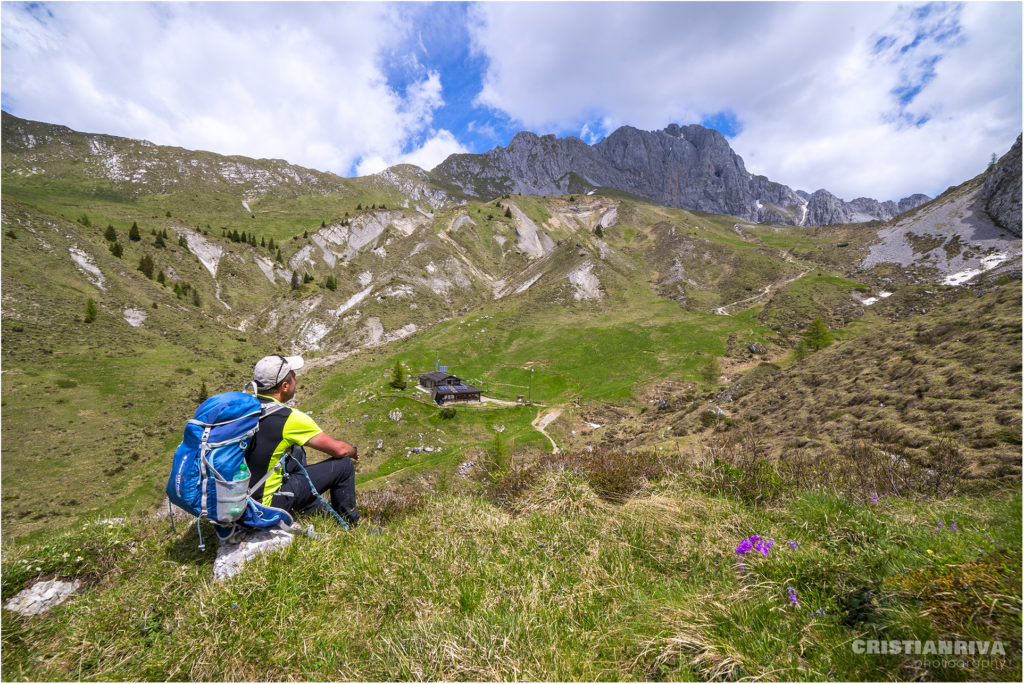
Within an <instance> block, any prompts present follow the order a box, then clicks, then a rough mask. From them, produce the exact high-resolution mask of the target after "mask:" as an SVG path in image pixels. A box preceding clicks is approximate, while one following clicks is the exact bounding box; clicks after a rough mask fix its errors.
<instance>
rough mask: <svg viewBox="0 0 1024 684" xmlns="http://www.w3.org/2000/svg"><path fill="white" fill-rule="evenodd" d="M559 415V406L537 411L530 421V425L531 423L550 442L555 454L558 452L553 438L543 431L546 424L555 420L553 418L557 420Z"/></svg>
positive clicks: (560, 413) (560, 410)
mask: <svg viewBox="0 0 1024 684" xmlns="http://www.w3.org/2000/svg"><path fill="white" fill-rule="evenodd" d="M560 415H562V409H561V408H550V409H547V410H545V411H541V412H540V413H538V414H537V417H536V418H534V419H533V422H532V423H531V425H533V427H534V429H535V430H537V432H539V433H540V434H542V435H544V436H545V437H547V438H548V441H549V442H551V446H552V447H554V451H553V452H552V453H556V454H557V453H558V452H559V449H558V445H557V444H555V440H553V439H551V435H549V434H548V433H546V432H544V428H546V427H547V426H548V425H551V423H553V422H555V420H557V419H558V417H559V416H560Z"/></svg>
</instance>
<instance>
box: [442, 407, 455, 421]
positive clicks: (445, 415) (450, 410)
mask: <svg viewBox="0 0 1024 684" xmlns="http://www.w3.org/2000/svg"><path fill="white" fill-rule="evenodd" d="M438 415H440V416H441V419H442V420H451V419H452V418H454V417H455V407H454V406H445V407H444V408H442V409H441V412H440V413H439V414H438Z"/></svg>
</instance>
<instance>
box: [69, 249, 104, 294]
mask: <svg viewBox="0 0 1024 684" xmlns="http://www.w3.org/2000/svg"><path fill="white" fill-rule="evenodd" d="M68 253H69V254H70V255H71V259H72V260H73V261H74V262H75V263H76V264H77V265H78V269H79V270H80V271H81V272H82V274H83V275H84V276H85V277H86V278H87V279H88V280H89V282H90V283H92V284H93V285H95V286H96V287H98V288H100V289H101V290H105V289H107V287H106V282H107V279H106V278H104V277H103V273H102V272H101V271H100V269H99V267H98V266H97V265H96V262H94V261H93V260H92V257H91V256H89V255H88V254H86V253H85V252H84V251H82V250H81V249H79V248H78V247H74V246H72V247H68Z"/></svg>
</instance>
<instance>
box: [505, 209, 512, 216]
mask: <svg viewBox="0 0 1024 684" xmlns="http://www.w3.org/2000/svg"><path fill="white" fill-rule="evenodd" d="M505 218H512V207H508V208H506V209H505Z"/></svg>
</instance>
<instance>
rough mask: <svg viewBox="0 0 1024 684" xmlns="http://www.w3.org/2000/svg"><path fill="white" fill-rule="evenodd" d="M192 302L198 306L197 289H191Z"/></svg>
mask: <svg viewBox="0 0 1024 684" xmlns="http://www.w3.org/2000/svg"><path fill="white" fill-rule="evenodd" d="M192 304H193V305H194V306H199V304H200V302H199V290H192Z"/></svg>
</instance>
